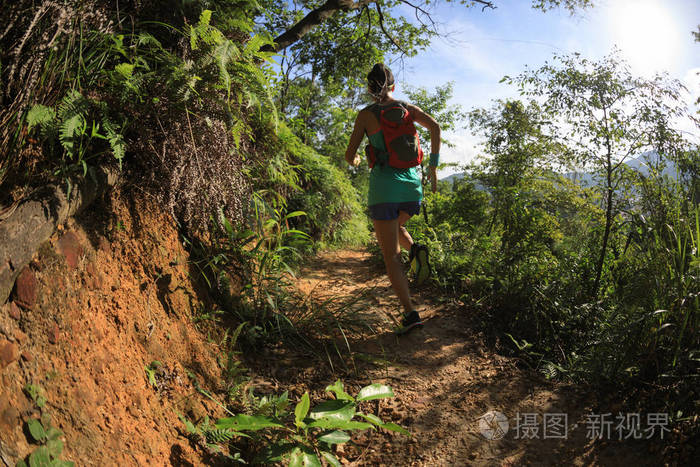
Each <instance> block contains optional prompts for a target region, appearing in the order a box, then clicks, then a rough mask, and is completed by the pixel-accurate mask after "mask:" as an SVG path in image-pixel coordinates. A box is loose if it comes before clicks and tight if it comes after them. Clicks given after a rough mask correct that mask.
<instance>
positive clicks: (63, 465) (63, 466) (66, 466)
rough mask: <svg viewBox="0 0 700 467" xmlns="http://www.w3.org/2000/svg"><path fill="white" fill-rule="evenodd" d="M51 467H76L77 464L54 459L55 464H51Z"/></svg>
mask: <svg viewBox="0 0 700 467" xmlns="http://www.w3.org/2000/svg"><path fill="white" fill-rule="evenodd" d="M51 467H75V462H73V461H62V460H60V459H54V460H53V462H51Z"/></svg>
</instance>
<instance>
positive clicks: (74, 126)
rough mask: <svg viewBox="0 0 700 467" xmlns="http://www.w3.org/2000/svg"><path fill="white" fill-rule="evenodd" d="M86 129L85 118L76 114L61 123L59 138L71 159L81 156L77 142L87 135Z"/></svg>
mask: <svg viewBox="0 0 700 467" xmlns="http://www.w3.org/2000/svg"><path fill="white" fill-rule="evenodd" d="M85 128H86V125H85V118H84V117H83V116H82V115H81V114H74V115H72V116H70V118H68V119H67V120H64V121H63V122H62V123H61V127H60V129H59V132H58V138H59V140H60V141H61V145H63V147H64V148H65V150H66V152H68V155H70V156H71V158H75V156H80V155H79V154H78V153H77V150H76V142H78V141H79V140H80V139H81V138H82V137H83V135H84V134H85Z"/></svg>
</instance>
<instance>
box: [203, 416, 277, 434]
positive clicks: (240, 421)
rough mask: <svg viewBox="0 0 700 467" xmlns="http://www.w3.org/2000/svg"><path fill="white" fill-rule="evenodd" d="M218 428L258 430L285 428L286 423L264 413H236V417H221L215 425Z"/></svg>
mask: <svg viewBox="0 0 700 467" xmlns="http://www.w3.org/2000/svg"><path fill="white" fill-rule="evenodd" d="M214 426H215V427H216V428H220V429H221V428H230V429H232V430H236V431H246V430H247V431H258V430H262V429H263V428H284V425H282V424H280V423H278V422H276V421H275V420H274V419H273V418H270V417H264V416H262V415H243V414H240V415H236V416H234V417H228V418H220V419H219V420H217V422H216V424H215V425H214Z"/></svg>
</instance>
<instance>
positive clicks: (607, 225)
mask: <svg viewBox="0 0 700 467" xmlns="http://www.w3.org/2000/svg"><path fill="white" fill-rule="evenodd" d="M605 170H606V172H607V182H606V183H607V187H606V188H607V194H608V196H607V200H606V201H607V206H606V207H605V231H604V232H603V245H602V246H601V248H600V257H599V258H598V264H597V265H596V274H595V283H594V284H593V295H594V296H595V297H598V289H599V287H600V278H601V276H602V274H603V264H604V263H605V253H606V250H607V248H608V238H609V237H610V227H611V225H612V208H613V188H612V170H613V169H612V160H611V155H610V150H608V155H607V165H606V167H605Z"/></svg>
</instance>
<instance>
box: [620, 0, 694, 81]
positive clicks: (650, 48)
mask: <svg viewBox="0 0 700 467" xmlns="http://www.w3.org/2000/svg"><path fill="white" fill-rule="evenodd" d="M610 6H611V7H610V27H611V31H612V35H613V38H614V40H615V43H616V44H617V46H618V47H619V48H620V50H621V51H622V54H623V56H624V57H625V58H626V59H627V60H628V62H629V63H630V66H632V68H633V69H634V70H635V71H637V72H640V73H643V74H647V73H653V72H656V71H664V70H668V69H670V68H671V67H672V66H673V64H674V63H675V61H676V60H677V58H678V49H679V47H680V40H679V31H678V25H676V24H675V21H674V19H673V16H672V14H671V12H670V11H669V10H668V8H667V7H666V6H664V3H663V2H662V1H660V0H612V1H611V2H610Z"/></svg>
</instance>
